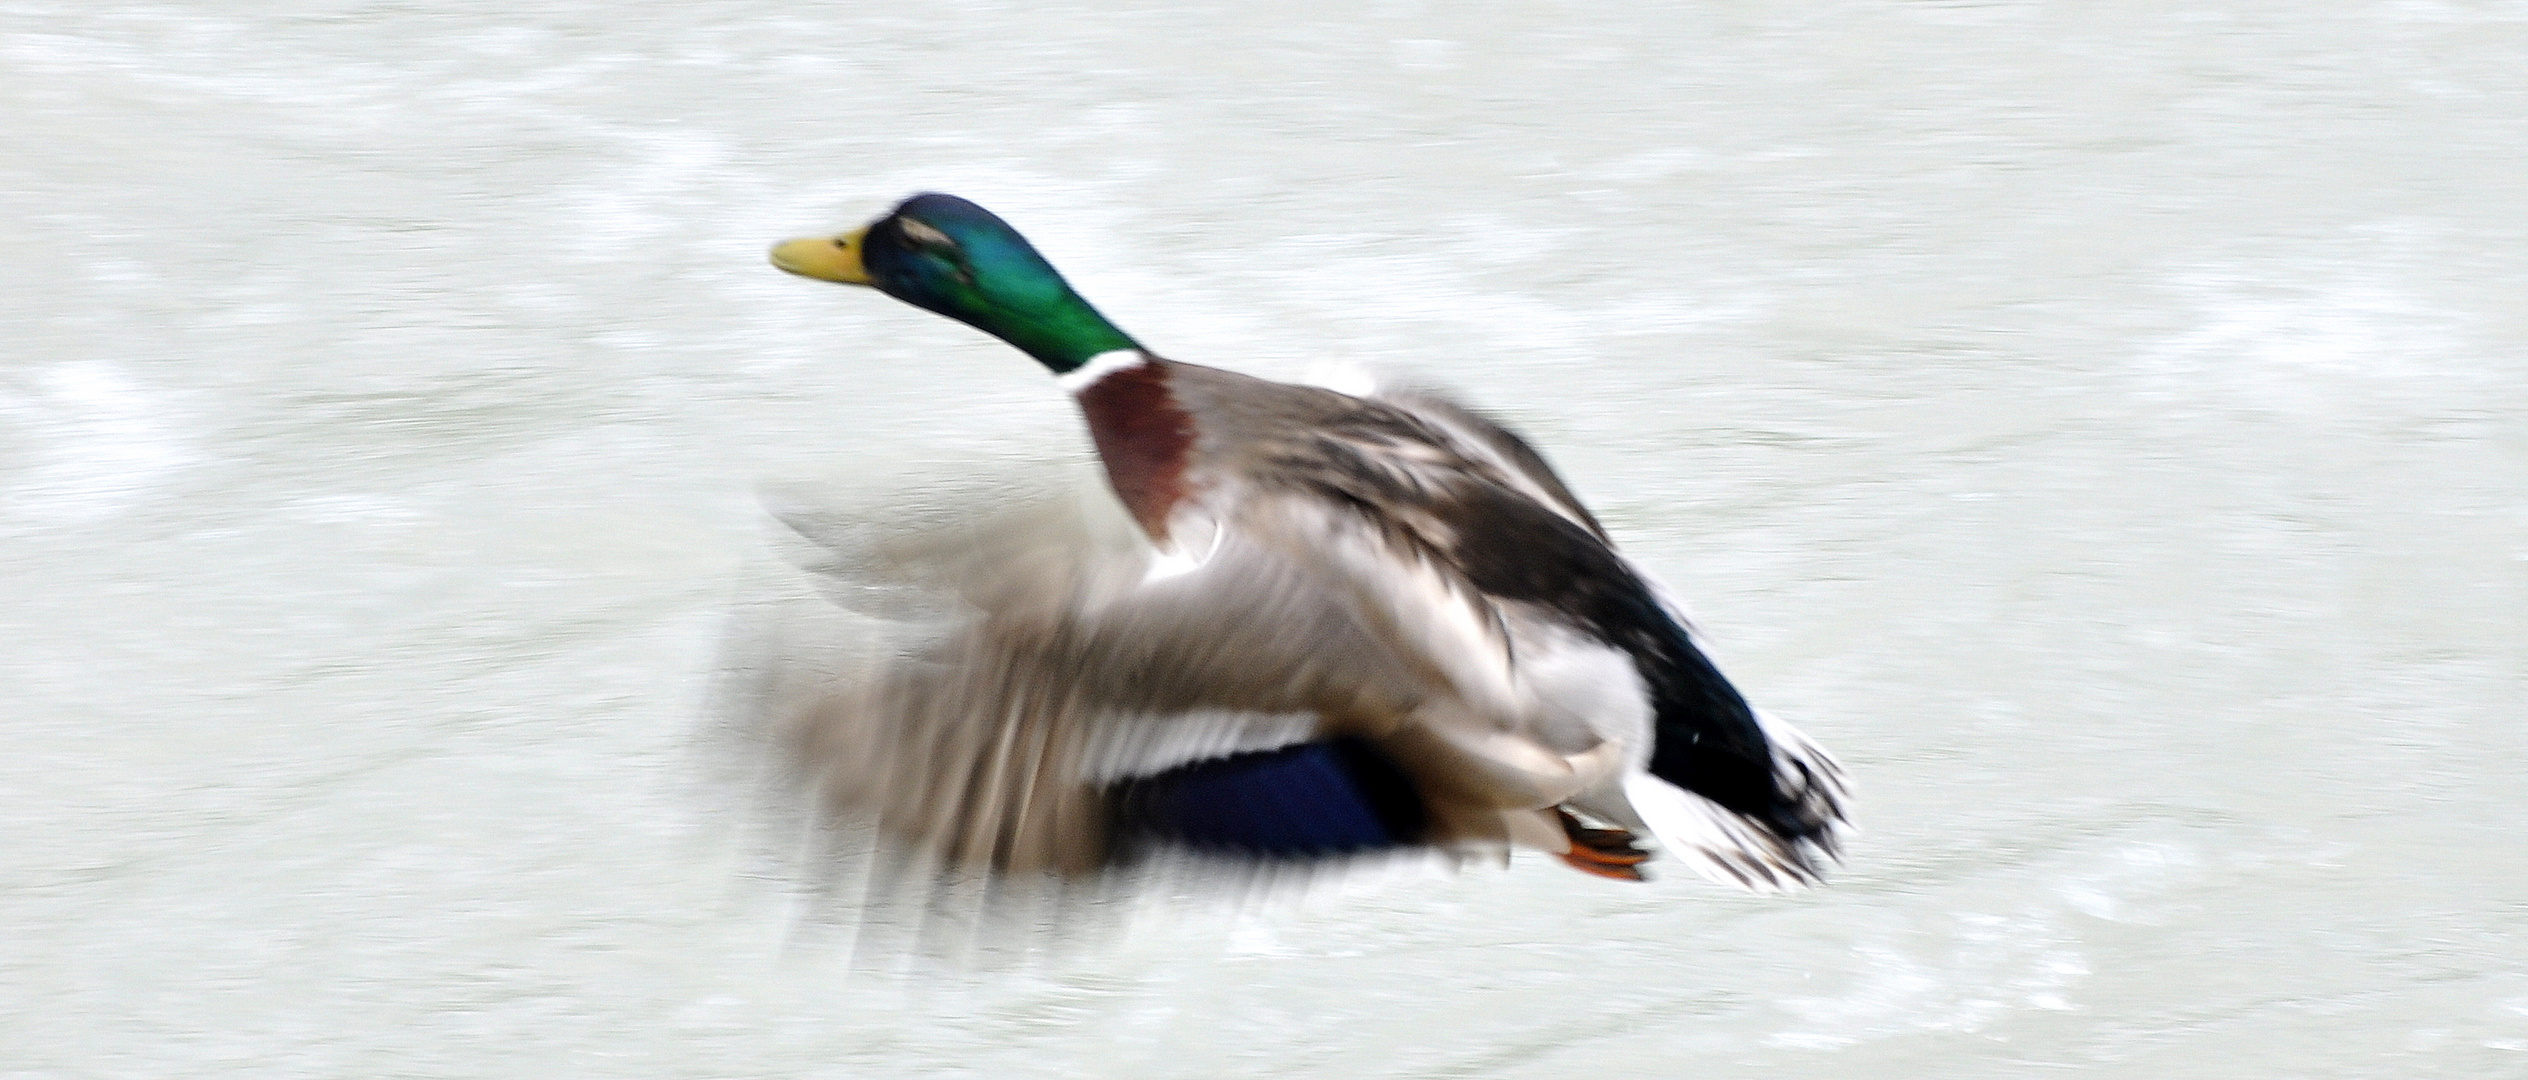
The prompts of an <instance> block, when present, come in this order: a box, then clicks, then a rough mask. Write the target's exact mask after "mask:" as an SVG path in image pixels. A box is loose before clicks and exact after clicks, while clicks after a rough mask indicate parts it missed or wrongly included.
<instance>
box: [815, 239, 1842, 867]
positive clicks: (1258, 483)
mask: <svg viewBox="0 0 2528 1080" xmlns="http://www.w3.org/2000/svg"><path fill="white" fill-rule="evenodd" d="M772 261H773V264H774V265H775V266H778V267H779V268H781V269H783V270H786V271H789V272H790V273H793V274H798V275H801V276H804V277H809V278H815V279H819V280H823V281H832V282H844V283H849V284H855V285H868V286H874V287H875V288H877V289H878V290H879V291H881V292H884V293H886V294H887V295H889V296H892V297H895V298H896V299H898V300H902V301H904V302H906V303H909V304H912V305H914V306H916V307H921V308H924V309H927V310H930V311H933V312H937V313H939V314H942V315H946V316H948V317H949V318H952V319H956V320H958V321H960V322H963V323H966V324H968V325H970V326H973V327H974V328H976V329H979V330H982V331H983V332H985V333H987V334H991V335H992V336H994V337H998V338H1000V339H1001V340H1003V341H1005V342H1008V343H1009V344H1011V345H1014V346H1016V347H1017V348H1019V349H1020V350H1022V351H1024V352H1026V353H1027V354H1028V355H1029V356H1032V357H1034V358H1035V359H1036V360H1037V362H1039V363H1041V364H1043V365H1044V366H1045V367H1046V368H1047V369H1050V370H1051V371H1052V372H1053V374H1054V376H1055V378H1056V380H1057V381H1058V382H1059V383H1060V385H1061V386H1062V387H1063V388H1064V389H1066V390H1068V391H1069V392H1070V393H1071V396H1072V398H1073V400H1074V401H1076V402H1077V403H1078V405H1079V408H1080V411H1081V413H1082V414H1083V415H1084V416H1085V418H1086V420H1087V424H1088V432H1089V435H1090V437H1091V439H1092V440H1093V442H1094V444H1095V446H1096V449H1097V454H1098V456H1099V458H1100V459H1101V461H1102V463H1103V465H1104V469H1105V473H1106V477H1107V479H1108V481H1110V483H1111V485H1112V487H1113V490H1114V494H1115V496H1116V498H1117V499H1119V500H1120V501H1121V504H1122V506H1123V508H1124V510H1125V511H1127V512H1128V513H1129V515H1130V518H1131V521H1132V522H1133V523H1134V525H1135V526H1136V527H1137V530H1138V532H1139V534H1140V539H1141V540H1144V541H1146V543H1140V544H1136V545H1135V548H1136V551H1135V552H1134V553H1132V554H1131V555H1129V556H1128V557H1116V558H1111V559H1103V560H1102V561H1101V559H1100V558H1098V557H1092V556H1090V555H1088V554H1086V553H1082V554H1079V555H1078V557H1073V558H1057V559H1054V560H1052V561H1045V560H1042V559H1037V560H1034V561H1028V560H1002V561H1003V562H1005V563H1006V565H1001V566H998V567H994V568H990V569H988V570H986V571H983V572H982V576H983V577H988V578H990V580H991V583H990V584H989V585H984V586H974V587H970V588H968V590H967V591H968V598H969V599H970V600H973V601H974V603H973V605H972V610H973V611H974V612H976V613H977V614H976V615H975V617H974V618H972V619H971V620H970V621H969V622H967V623H965V624H963V625H962V626H961V627H960V628H958V629H957V630H955V631H954V632H952V633H950V634H948V635H947V636H945V637H944V638H943V639H941V640H938V641H936V642H934V643H933V644H931V645H930V646H929V647H928V648H927V649H926V650H925V651H924V652H923V653H921V654H920V655H918V656H915V657H912V658H909V659H906V660H904V661H902V662H900V663H896V664H893V665H890V666H888V667H887V668H886V669H884V670H882V671H880V672H878V673H876V674H874V675H871V676H870V677H868V678H865V679H863V680H861V681H860V682H859V683H858V684H857V686H856V687H855V688H854V689H853V690H851V691H850V692H849V693H844V694H841V695H838V696H837V697H836V698H835V700H834V701H833V702H831V703H829V707H828V708H827V709H826V710H825V713H824V717H823V719H822V720H821V721H820V722H819V723H818V724H812V725H810V726H809V728H808V729H807V733H806V734H804V735H802V736H801V740H800V742H799V744H798V749H799V752H800V753H801V755H802V757H803V759H805V760H806V762H807V764H808V765H809V767H810V772H811V773H812V774H813V775H814V776H815V777H816V778H817V780H816V783H817V785H818V790H819V791H820V794H821V795H822V797H823V798H824V800H825V802H826V803H827V804H828V805H829V806H830V807H833V808H834V809H836V810H837V811H841V812H848V813H852V814H859V815H866V816H869V817H873V818H874V819H875V820H876V822H877V824H878V826H879V827H880V830H881V833H882V835H884V836H887V837H888V838H889V839H890V840H891V841H893V842H894V843H897V844H900V845H904V846H907V847H909V848H911V849H914V850H916V851H918V852H919V853H921V854H922V855H924V856H926V857H928V858H932V859H935V860H937V861H938V862H940V863H944V864H947V865H951V866H962V867H967V868H981V869H986V870H991V871H998V872H1002V873H1022V872H1052V873H1055V874H1059V875H1084V874H1094V873H1096V872H1098V871H1100V870H1101V869H1103V868H1107V867H1111V866H1114V865H1116V864H1118V863H1120V862H1125V861H1129V860H1131V859H1133V858H1135V857H1136V856H1137V855H1139V854H1140V853H1145V852H1148V851H1151V850H1153V849H1154V848H1177V849H1185V850H1191V851H1194V852H1201V853H1209V854H1212V855H1222V856H1229V857H1234V858H1242V859H1251V860H1266V861H1272V860H1306V859H1323V858H1337V857H1345V856H1353V855H1358V854H1361V853H1364V852H1372V851H1380V850H1391V849H1397V848H1409V847H1428V848H1437V849H1442V850H1446V851H1454V852H1506V851H1507V850H1508V849H1510V848H1512V847H1529V848H1536V849H1540V850H1543V851H1546V852H1549V853H1551V854H1553V855H1555V856H1557V857H1559V858H1560V859H1561V860H1562V861H1564V862H1565V863H1567V864H1569V865H1571V866H1572V867H1574V868H1577V869H1579V870H1582V871H1586V872H1588V873H1591V874H1595V875H1599V876H1602V877H1609V878H1618V879H1630V880H1639V879H1641V877H1642V874H1641V870H1640V864H1641V863H1642V862H1643V861H1644V860H1645V859H1647V858H1649V852H1648V851H1646V850H1645V849H1644V848H1643V847H1642V846H1640V843H1639V841H1640V838H1641V837H1642V835H1643V834H1645V833H1646V834H1649V835H1650V836H1652V837H1655V838H1656V839H1657V841H1658V843H1659V845H1660V847H1661V848H1663V849H1664V850H1666V851H1667V852H1668V853H1670V854H1671V855H1673V856H1675V857H1677V858H1680V859H1681V860H1683V861H1685V862H1687V863H1689V864H1690V865H1692V866H1693V867H1694V868H1695V869H1697V870H1698V871H1700V872H1702V873H1704V874H1705V875H1706V876H1709V877H1712V878H1714V879H1715V880H1719V881H1722V882H1726V883H1730V884H1735V885H1738V886H1742V887H1744V888H1747V889H1751V890H1757V891H1771V890H1780V889H1786V888H1790V887H1795V886H1800V885H1806V884H1811V883H1814V882H1815V881H1816V880H1817V879H1818V875H1819V872H1820V869H1821V865H1822V863H1823V862H1824V861H1826V860H1829V859H1832V858H1834V857H1836V852H1837V841H1838V839H1839V836H1840V834H1841V833H1842V831H1843V830H1844V829H1845V827H1846V825H1845V802H1846V800H1847V798H1848V796H1847V790H1846V784H1845V780H1844V775H1843V772H1842V770H1841V768H1840V767H1838V766H1837V765H1836V763H1835V761H1834V759H1833V758H1832V757H1831V756H1829V755H1828V754H1827V753H1826V752H1825V751H1824V750H1822V749H1820V748H1819V747H1818V746H1817V745H1816V744H1814V743H1812V742H1810V741H1809V740H1808V739H1807V738H1805V737H1803V736H1801V735H1800V734H1799V733H1798V732H1796V731H1794V730H1792V729H1791V728H1790V727H1789V726H1787V725H1785V724H1783V723H1781V722H1780V721H1778V720H1775V719H1773V718H1772V717H1770V716H1767V715H1766V714H1764V713H1763V712H1760V711H1758V710H1756V709H1754V708H1751V707H1750V706H1749V705H1748V704H1747V702H1746V700H1745V699H1744V698H1743V697H1741V696H1740V694H1739V692H1738V690H1737V689H1736V688H1734V687H1733V686H1732V685H1731V684H1730V682H1729V680H1728V679H1727V678H1725V677H1723V676H1722V674H1721V672H1720V670H1719V669H1718V668H1717V667H1715V666H1714V665H1713V663H1712V661H1711V660H1710V659H1709V658H1708V657H1707V656H1706V654H1705V650H1704V648H1703V646H1702V644H1701V642H1700V641H1699V640H1698V638H1697V636H1696V634H1695V632H1694V631H1693V629H1692V628H1691V624H1690V623H1688V621H1687V620H1686V619H1685V618H1684V616H1683V615H1682V614H1680V612H1679V609H1678V608H1677V606H1676V605H1675V604H1674V603H1673V602H1672V601H1671V600H1670V599H1669V598H1668V596H1667V594H1666V593H1665V592H1664V591H1663V590H1662V589H1661V588H1660V586H1659V585H1657V584H1656V583H1655V582H1654V581H1653V580H1652V579H1651V578H1650V576H1649V575H1648V574H1646V573H1644V572H1643V571H1642V570H1641V569H1640V568H1639V567H1637V566H1635V565H1634V564H1633V563H1631V562H1630V561H1629V560H1627V559H1625V558H1624V557H1623V556H1622V555H1621V554H1619V553H1618V552H1617V551H1616V549H1615V547H1614V545H1613V543H1612V541H1610V540H1609V538H1608V536H1607V533H1606V530H1605V528H1604V527H1603V526H1601V525H1600V524H1599V522H1598V520H1597V519H1596V517H1594V516H1593V515H1591V514H1590V512H1589V510H1588V508H1587V507H1585V506H1583V505H1582V504H1581V502H1580V500H1579V499H1578V498H1577V497H1575V496H1574V495H1573V494H1572V492H1571V489H1570V487H1569V486H1567V485H1566V484H1564V483H1563V481H1562V479H1561V478H1560V477H1558V476H1557V475H1555V473H1554V470H1553V469H1552V468H1551V467H1549V466H1548V465H1547V464H1546V462H1545V459H1544V458H1543V457H1542V456H1541V455H1539V454H1538V453H1537V451H1536V450H1535V449H1534V448H1532V447H1531V446H1530V445H1529V444H1528V442H1527V441H1526V440H1525V439H1522V438H1521V437H1520V436H1518V435H1517V434H1515V433H1513V432H1512V431H1510V430H1509V429H1508V428H1506V427H1504V426H1502V425H1501V424H1499V423H1497V422H1495V421H1492V420H1490V419H1487V418H1485V417H1483V416H1481V415H1479V414H1477V413H1476V412H1474V411H1472V410H1470V409H1468V408H1466V407H1464V406H1462V405H1459V404H1457V403H1456V402H1454V401H1452V400H1450V399H1448V398H1446V397H1443V396H1440V395H1438V394H1435V393H1432V392H1428V391H1421V390H1393V389H1391V390H1384V391H1374V392H1371V393H1369V394H1366V395H1361V396H1355V395H1351V394H1345V393H1339V392H1336V391H1334V390H1330V389H1325V388H1321V387H1315V386H1306V385H1293V384H1286V383H1280V382H1271V381H1267V380H1264V379H1258V378H1252V377H1249V376H1246V375H1241V374H1237V373H1234V372H1230V371H1225V370H1221V369H1218V368H1212V367H1204V366H1201V365H1197V364H1189V363H1184V362H1181V361H1176V360H1170V359H1167V358H1164V357H1161V356H1159V355H1157V354H1156V353H1153V352H1151V351H1150V350H1149V349H1147V348H1144V347H1143V346H1142V345H1141V344H1140V343H1139V342H1138V341H1136V340H1134V339H1133V338H1132V337H1131V336H1130V335H1127V334H1125V333H1124V332H1123V331H1122V330H1120V329H1118V328H1116V326H1115V325H1114V324H1113V323H1112V322H1110V321H1108V320H1107V319H1106V318H1105V317H1104V316H1102V315H1100V314H1099V313H1098V311H1097V310H1096V309H1095V308H1093V307H1091V306H1090V305H1089V304H1088V302H1087V301H1086V300H1084V299H1082V298H1081V297H1080V295H1079V294H1078V293H1076V292H1074V291H1073V290H1072V289H1071V287H1070V286H1069V285H1068V284H1067V283H1066V282H1065V281H1064V280H1063V278H1062V276H1061V275H1060V274H1059V273H1057V272H1055V270H1054V268H1053V266H1052V265H1051V264H1050V263H1048V262H1047V261H1046V260H1045V259H1044V257H1043V256H1041V255H1039V254H1038V253H1037V251H1036V249H1035V248H1034V247H1033V246H1032V245H1030V244H1029V243H1028V242H1027V240H1026V239H1025V238H1024V237H1022V236H1020V235H1019V233H1018V232H1017V230H1015V229H1013V228H1011V227H1010V226H1009V224H1007V223H1006V222H1004V221H1002V220H1001V219H1000V218H998V217H996V216H994V215H993V214H991V213H990V212H988V211H986V210H984V209H983V208H982V207H980V206H977V205H975V204H974V203H971V202H968V201H966V200H964V199H960V198H956V197H954V196H950V195H942V194H923V195H916V196H914V197H912V198H910V199H906V200H905V201H904V202H903V203H901V204H900V205H898V206H896V207H895V209H894V210H893V211H892V212H890V213H888V214H887V215H886V216H884V217H881V218H879V219H877V220H876V221H874V222H872V223H870V224H869V225H867V226H865V227H863V228H860V229H856V230H853V231H850V232H847V233H844V234H842V235H839V236H827V237H813V238H807V239H799V240H791V241H788V242H785V243H782V244H780V245H778V246H776V247H775V248H773V250H772ZM982 561H983V562H986V563H989V562H993V561H994V560H991V559H985V560H982ZM969 584H971V583H969Z"/></svg>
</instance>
